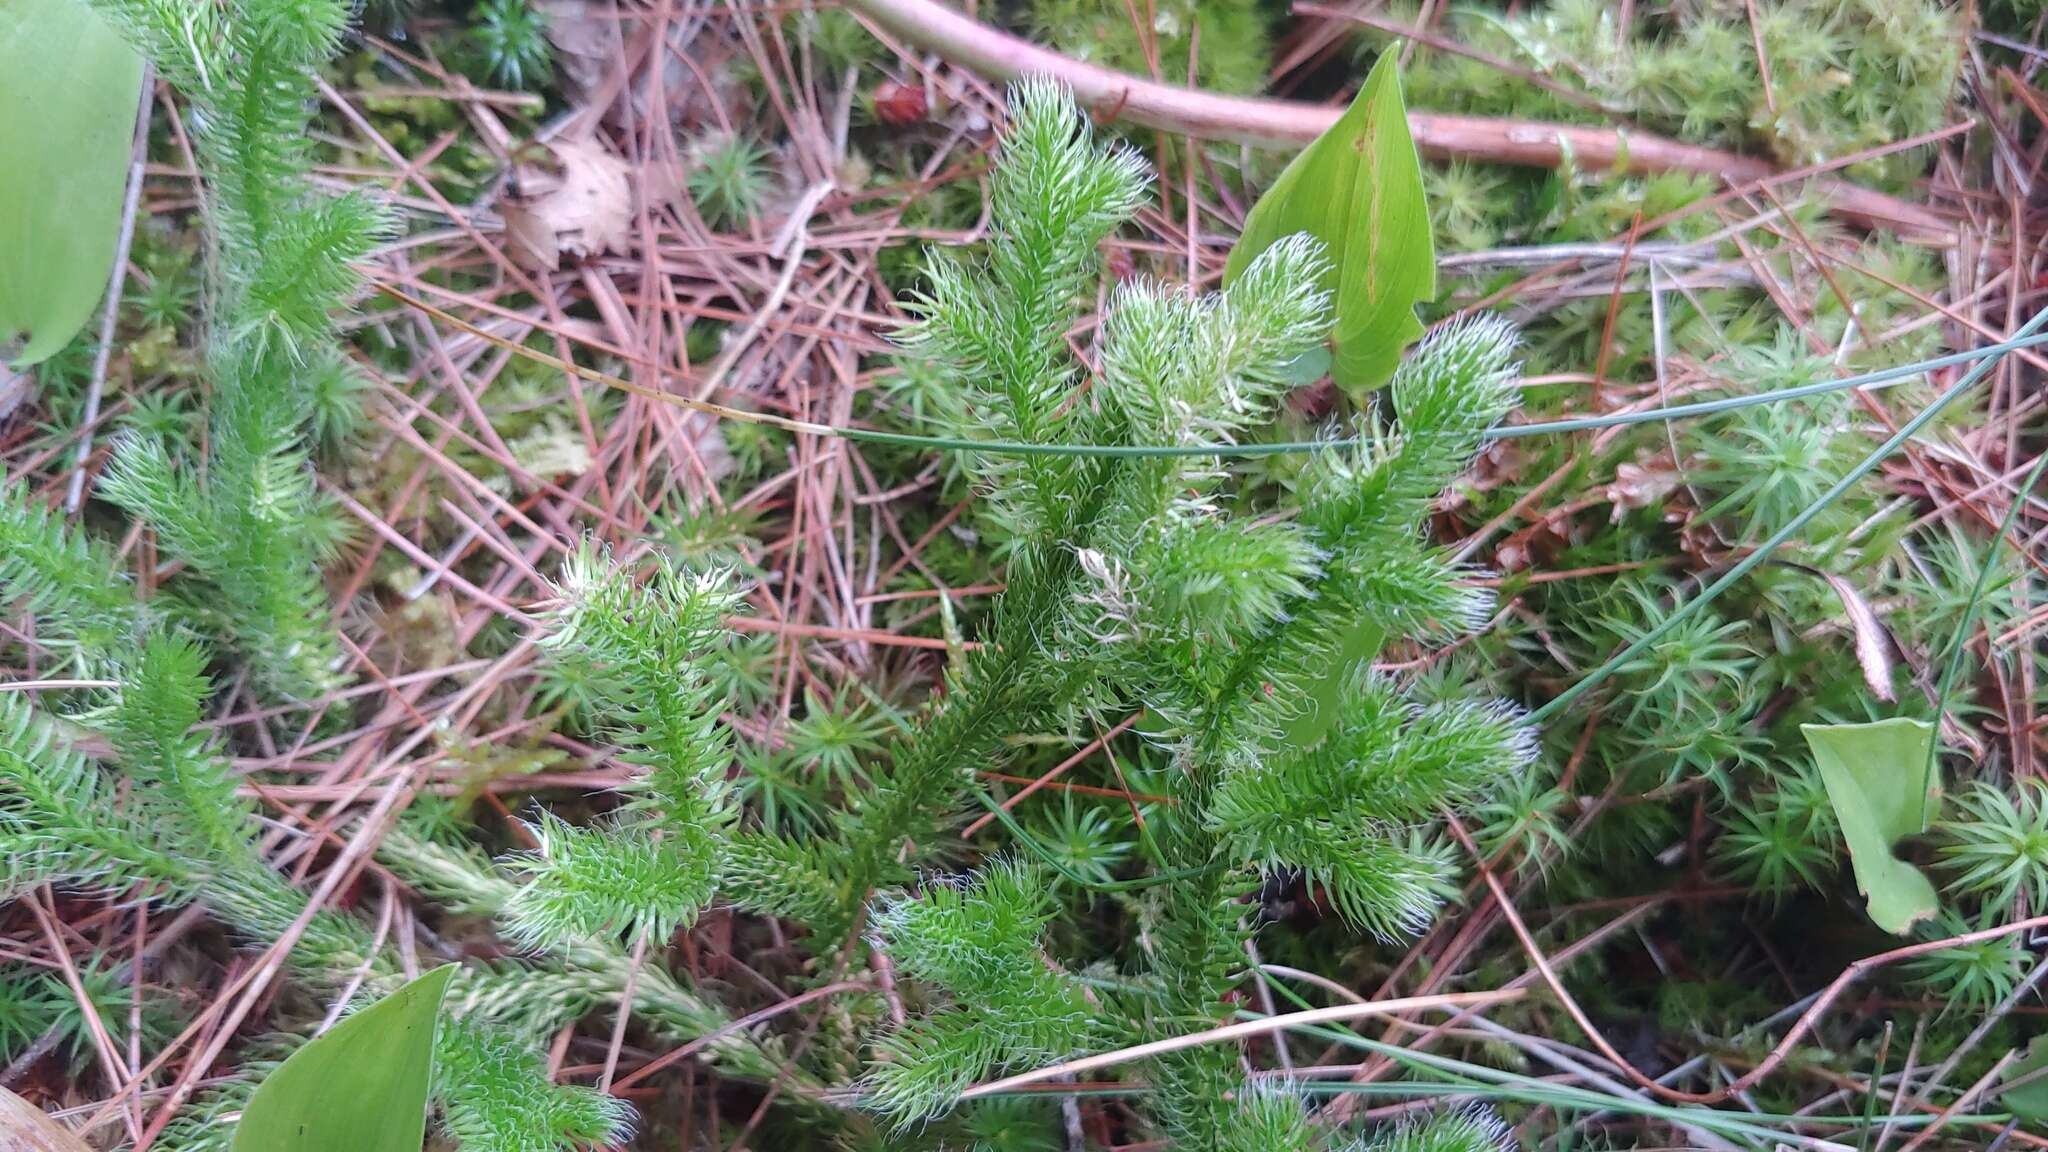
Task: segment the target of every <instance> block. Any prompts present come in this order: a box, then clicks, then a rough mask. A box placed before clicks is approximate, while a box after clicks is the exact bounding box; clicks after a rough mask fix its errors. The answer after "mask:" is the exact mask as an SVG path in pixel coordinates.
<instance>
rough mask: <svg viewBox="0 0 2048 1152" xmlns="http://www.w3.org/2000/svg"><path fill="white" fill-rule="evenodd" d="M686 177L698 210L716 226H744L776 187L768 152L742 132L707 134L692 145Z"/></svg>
mask: <svg viewBox="0 0 2048 1152" xmlns="http://www.w3.org/2000/svg"><path fill="white" fill-rule="evenodd" d="M687 166H688V168H689V173H688V175H686V176H685V177H684V181H685V183H686V184H687V185H688V186H689V189H690V199H691V200H693V201H695V202H696V205H697V214H698V215H699V216H702V217H703V218H704V223H705V224H707V225H709V226H711V227H712V228H720V229H726V228H735V227H740V226H743V225H745V224H746V223H747V221H749V220H751V219H753V218H754V214H755V213H757V212H759V211H760V210H761V206H762V204H763V203H764V202H765V201H766V200H767V199H768V194H769V193H770V192H772V191H773V190H774V183H773V177H772V176H771V174H770V172H769V170H768V154H767V153H766V152H764V151H762V150H761V149H760V148H759V147H758V146H756V145H755V144H753V143H752V142H750V141H748V140H744V139H742V138H740V137H738V136H732V135H725V136H707V137H705V138H703V139H701V140H699V141H697V142H696V143H695V144H693V145H692V146H691V148H690V159H689V163H688V165H687Z"/></svg>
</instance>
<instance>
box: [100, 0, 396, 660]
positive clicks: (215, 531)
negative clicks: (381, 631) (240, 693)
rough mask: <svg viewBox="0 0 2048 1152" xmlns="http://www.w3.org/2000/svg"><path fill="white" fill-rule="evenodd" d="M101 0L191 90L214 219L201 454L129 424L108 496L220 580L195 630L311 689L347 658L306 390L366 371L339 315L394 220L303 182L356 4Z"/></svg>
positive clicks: (188, 599) (196, 571)
mask: <svg viewBox="0 0 2048 1152" xmlns="http://www.w3.org/2000/svg"><path fill="white" fill-rule="evenodd" d="M99 7H100V8H101V9H102V10H103V11H104V12H106V13H107V14H108V15H109V16H111V17H112V18H113V19H114V20H115V21H116V22H117V24H119V25H120V26H121V27H122V28H124V29H125V30H126V31H127V32H128V34H129V35H130V36H131V37H132V38H133V39H134V40H135V42H136V44H137V45H138V46H139V47H140V48H141V49H142V50H143V51H144V52H145V53H146V54H147V55H148V56H149V57H150V58H151V60H153V61H154V62H155V64H156V67H157V70H158V73H159V74H160V75H162V76H164V77H165V78H166V79H168V80H169V81H170V82H171V83H173V84H174V85H176V86H177V88H178V89H179V91H180V94H181V95H182V96H183V97H184V98H185V99H187V100H189V101H191V103H192V106H193V108H194V110H195V111H196V113H197V115H195V116H194V117H193V120H194V122H195V123H196V125H197V126H198V127H199V128H200V131H199V132H198V133H197V141H196V142H197V143H198V145H199V155H200V160H201V166H202V169H201V175H202V177H203V179H204V181H205V185H206V194H207V199H208V203H209V206H210V219H211V220H212V223H213V228H212V232H211V235H210V237H209V239H210V242H211V245H212V254H211V259H210V261H209V266H210V268H211V269H212V270H213V275H212V277H211V280H210V283H209V284H208V285H207V295H208V301H207V303H208V308H209V312H210V314H211V316H212V320H211V322H210V324H209V325H208V329H207V332H206V337H205V349H204V355H205V362H206V367H207V372H208V376H209V378H210V382H211V384H212V390H213V399H212V407H211V410H210V412H209V414H208V432H207V438H206V450H205V453H204V458H203V459H202V458H200V456H199V454H198V453H197V452H196V451H195V450H194V449H192V448H191V447H189V446H188V445H185V444H181V443H176V442H173V441H169V440H165V439H162V438H158V437H153V436H150V435H147V434H146V433H140V432H136V433H130V434H129V435H127V436H126V437H125V438H124V439H123V441H122V442H121V444H120V446H119V449H118V451H117V453H116V457H115V461H114V465H113V467H112V469H111V470H110V472H109V474H108V476H107V479H106V481H105V482H104V484H103V485H102V489H101V492H102V495H104V496H105V497H107V498H108V499H110V500H112V501H114V502H115V503H117V504H120V505H121V506H123V507H124V508H126V509H128V510H129V511H131V512H133V513H134V514H135V515H136V516H138V517H139V518H141V519H142V520H143V521H145V522H146V523H148V524H149V525H150V526H151V527H152V528H153V529H154V530H155V531H156V533H157V536H158V539H159V540H160V541H161V543H162V545H163V547H164V548H165V550H167V551H168V552H169V553H170V554H171V555H172V556H174V557H176V558H178V559H180V560H183V561H184V562H185V563H186V564H187V565H189V568H190V571H191V572H192V574H193V577H194V579H193V580H191V581H186V582H183V583H187V584H203V585H206V586H210V592H208V593H207V594H205V595H200V594H196V590H195V589H187V590H188V591H194V592H195V594H191V595H185V596H181V597H180V598H179V601H178V602H179V603H180V604H181V606H182V607H183V608H184V609H185V610H186V611H187V614H188V615H191V616H194V617H203V618H204V622H205V624H206V625H207V626H206V627H205V628H203V629H202V630H203V631H205V632H208V633H210V634H217V635H222V636H225V637H228V638H230V639H231V640H232V643H233V645H234V647H235V649H236V651H237V652H239V653H240V654H241V655H243V656H244V657H245V658H246V659H247V661H248V662H249V666H250V668H251V669H252V670H253V671H254V672H255V673H256V675H257V678H258V679H259V681H260V682H261V683H262V685H263V686H264V687H265V688H266V689H267V690H269V691H270V692H272V693H274V694H275V695H277V696H280V697H285V698H299V699H303V698H307V697H310V696H313V695H317V694H318V693H320V692H321V691H323V690H325V689H326V688H327V687H329V686H331V685H332V684H333V683H334V682H335V679H336V668H337V666H338V664H339V659H338V650H337V646H336V643H335V640H334V634H333V628H332V625H331V621H330V619H329V609H328V604H327V596H326V589H325V588H324V587H323V585H322V583H321V580H320V568H321V565H322V562H323V561H324V560H326V559H327V558H329V556H330V555H331V553H332V551H333V548H334V546H335V543H336V541H335V533H334V531H333V529H332V526H331V522H330V520H329V518H328V517H326V516H325V515H324V510H323V508H322V506H321V505H322V501H321V499H320V497H319V495H318V492H317V490H316V488H315V486H314V483H313V478H312V473H311V470H310V467H309V464H308V459H307V452H308V449H309V446H310V443H311V441H310V439H309V437H310V435H311V426H312V421H313V418H314V416H315V413H316V409H315V405H314V404H313V402H312V400H311V397H312V396H314V395H331V394H332V393H333V392H334V391H335V389H334V388H333V387H332V386H323V387H321V388H318V389H310V388H308V387H307V383H308V381H318V380H334V379H338V378H341V377H345V376H347V375H349V374H352V373H353V372H354V371H355V369H354V367H353V366H352V365H351V364H350V362H349V361H348V359H347V357H346V355H345V354H344V353H343V352H342V350H341V348H340V345H339V344H338V342H337V340H336V338H335V331H334V324H333V317H334V315H335V314H336V312H337V311H338V310H339V309H340V308H341V306H342V305H343V304H344V303H345V302H346V301H347V300H348V298H349V296H350V295H351V294H352V293H353V292H354V291H355V289H356V284H357V274H356V273H355V271H354V270H353V269H352V267H351V265H352V264H354V263H355V262H357V261H360V260H362V259H363V258H364V257H366V256H367V255H368V254H369V252H370V249H371V246H372V245H373V244H374V242H375V241H376V239H377V237H378V236H379V234H380V233H381V232H383V231H384V229H385V219H384V214H383V212H382V210H381V209H380V208H379V207H378V205H377V204H376V202H375V201H373V200H372V199H370V198H369V197H367V196H364V195H359V194H347V195H330V194H328V193H326V192H323V191H319V190H316V189H315V187H314V186H313V184H312V182H311V179H310V172H311V144H310V139H309V136H308V133H307V111H306V110H307V109H308V108H309V107H310V106H311V105H312V103H313V97H314V94H315V93H314V87H313V81H314V77H315V76H316V75H317V72H318V70H319V68H320V66H321V65H322V64H324V63H326V62H327V61H328V60H330V59H331V58H332V57H333V56H334V55H335V53H336V52H337V50H338V49H339V47H340V44H341V39H342V36H343V34H344V33H345V32H346V30H347V27H348V21H349V17H350V12H351V9H350V7H349V6H348V5H346V4H343V3H340V2H339V0H309V2H304V3H301V2H296V0H246V2H238V3H235V4H230V5H226V6H222V7H205V6H201V7H191V6H186V5H175V4H163V3H156V2H154V0H107V2H106V3H104V4H101V5H99ZM323 420H324V421H325V422H326V423H328V424H331V423H332V421H333V416H332V414H331V413H329V414H327V415H326V416H324V417H323ZM202 605H203V606H204V607H202Z"/></svg>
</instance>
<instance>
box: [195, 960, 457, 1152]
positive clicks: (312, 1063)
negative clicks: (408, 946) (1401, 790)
mask: <svg viewBox="0 0 2048 1152" xmlns="http://www.w3.org/2000/svg"><path fill="white" fill-rule="evenodd" d="M454 975H455V966H454V965H452V964H445V965H442V966H441V967H439V968H436V969H434V970H433V971H432V972H429V973H427V974H426V975H425V976H422V977H420V978H419V979H417V980H415V981H413V982H412V983H410V984H407V985H406V986H405V987H403V988H400V989H399V990H398V991H396V992H393V993H392V994H390V995H389V996H386V997H384V998H383V999H382V1000H379V1001H377V1002H376V1003H375V1004H372V1005H370V1006H369V1007H368V1008H365V1009H363V1010H362V1011H360V1012H357V1013H355V1014H354V1015H352V1016H349V1017H347V1018H346V1019H344V1020H342V1022H341V1023H339V1024H336V1025H335V1026H334V1027H333V1028H332V1029H330V1030H329V1031H328V1032H327V1033H326V1034H325V1035H323V1036H320V1037H319V1038H317V1039H315V1040H313V1041H311V1042H310V1043H308V1044H307V1045H306V1046H305V1047H303V1048H300V1049H299V1050H298V1051H296V1052H294V1053H292V1054H291V1057H290V1058H289V1059H287V1060H286V1061H285V1062H284V1063H283V1064H280V1065H278V1067H277V1070H276V1071H274V1072H272V1073H271V1074H270V1075H269V1076H266V1077H264V1080H263V1083H261V1084H259V1085H257V1086H256V1094H255V1095H254V1096H251V1097H250V1098H249V1106H248V1107H247V1108H245V1109H243V1110H242V1119H241V1120H240V1122H238V1123H237V1124H236V1125H235V1144H234V1152H279V1150H281V1149H287V1148H288V1149H290V1150H291V1152H419V1150H420V1144H421V1142H422V1141H423V1140H424V1139H425V1137H426V1130H427V1085H428V1082H429V1081H430V1080H431V1079H432V1078H433V1073H434V1026H435V1024H436V1023H437V1022H438V1021H439V1020H440V1017H441V997H442V996H443V995H444V994H445V993H446V992H447V991H448V981H449V980H450V979H451V978H453V977H454Z"/></svg>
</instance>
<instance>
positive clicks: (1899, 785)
mask: <svg viewBox="0 0 2048 1152" xmlns="http://www.w3.org/2000/svg"><path fill="white" fill-rule="evenodd" d="M1799 731H1800V732H1801V733H1803V734H1804V735H1805V736H1806V744H1807V747H1809V748H1811V749H1812V750H1813V762H1814V764H1815V765H1816V766H1818V767H1819V768H1820V776H1821V780H1822V782H1823V783H1825V784H1826V785H1827V790H1828V803H1829V804H1831V805H1833V806H1834V809H1835V819H1836V820H1837V821H1838V822H1839V823H1840V824H1841V826H1842V839H1843V840H1844V841H1845V842H1846V843H1847V844H1848V846H1849V864H1850V867H1851V868H1852V869H1853V870H1854V871H1855V873H1856V888H1857V890H1858V891H1860V892H1862V893H1863V894H1864V895H1865V896H1866V897H1868V898H1869V904H1868V908H1869V912H1870V918H1871V920H1873V921H1875V922H1876V923H1877V926H1878V927H1880V928H1882V929H1884V930H1885V931H1887V932H1893V933H1899V934H1903V933H1904V932H1905V931H1906V930H1907V929H1909V928H1911V927H1912V926H1913V925H1914V924H1916V923H1918V922H1919V921H1922V920H1926V919H1929V918H1930V917H1932V916H1933V915H1934V914H1935V912H1936V911H1938V910H1939V907H1940V904H1939V901H1938V900H1937V899H1936V897H1935V893H1934V885H1933V884H1931V883H1929V882H1928V879H1927V877H1926V876H1925V875H1923V874H1922V873H1921V871H1920V870H1919V869H1918V868H1915V867H1913V866H1912V865H1911V864H1908V863H1906V862H1905V861H1904V860H1901V859H1899V858H1898V857H1896V856H1894V855H1892V845H1894V844H1896V843H1898V842H1899V841H1900V840H1903V839H1905V838H1906V837H1908V836H1915V835H1918V834H1919V833H1921V832H1924V831H1926V830H1927V822H1928V820H1929V819H1930V818H1931V817H1932V816H1933V815H1934V811H1935V808H1936V807H1937V806H1938V805H1939V804H1940V801H1941V788H1940V782H1939V781H1938V780H1935V779H1934V778H1933V777H1932V774H1931V773H1930V772H1929V771H1928V764H1929V763H1930V760H1929V757H1928V750H1929V749H1930V748H1931V747H1932V745H1933V741H1934V726H1933V725H1931V724H1928V723H1926V722H1925V721H1921V720H1912V719H1907V718H1905V717H1894V718H1893V719H1890V720H1878V721H1875V722H1873V723H1869V724H1802V725H1800V726H1799Z"/></svg>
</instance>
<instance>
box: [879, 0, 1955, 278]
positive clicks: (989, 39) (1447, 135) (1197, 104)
mask: <svg viewBox="0 0 2048 1152" xmlns="http://www.w3.org/2000/svg"><path fill="white" fill-rule="evenodd" d="M846 3H847V5H848V7H850V8H852V9H854V10H855V11H857V12H859V13H861V14H862V15H864V16H866V17H867V18H868V19H870V20H872V21H874V22H875V24H877V25H878V26H880V27H882V28H884V29H886V30H887V31H888V32H889V33H891V34H892V35H895V36H899V37H901V38H903V39H904V40H905V41H907V42H909V43H911V44H914V45H916V46H917V47H919V48H923V49H925V50H927V51H930V52H935V53H937V54H938V55H940V56H942V57H944V58H945V59H946V60H948V61H950V62H952V63H954V64H957V65H959V66H961V67H963V68H969V69H972V70H973V71H975V72H978V73H980V74H981V75H983V76H987V77H989V78H992V79H995V80H1013V79H1015V78H1017V77H1019V76H1027V75H1045V76H1051V77H1053V78H1055V79H1057V80H1059V81H1061V82H1062V83H1064V84H1066V85H1067V87H1069V88H1071V89H1073V91H1074V95H1075V98H1076V99H1078V100H1079V101H1080V102H1081V103H1082V104H1083V105H1084V106H1086V107H1088V108H1090V109H1093V110H1094V111H1095V112H1096V113H1097V114H1098V115H1103V116H1113V117H1115V118H1118V119H1123V120H1129V121H1131V122H1133V123H1136V124H1142V125H1145V126H1146V127H1148V128H1157V129H1160V130H1161V131H1166V132H1173V133H1176V134H1180V135H1186V136H1199V137H1203V138H1205V139H1215V140H1236V141H1239V142H1242V143H1246V144H1254V145H1266V146H1273V145H1301V144H1306V143H1308V142H1309V141H1311V140H1314V139H1315V138H1316V137H1317V136H1319V135H1321V134H1322V132H1323V131H1324V130H1325V129H1327V128H1328V127H1329V126H1330V125H1331V124H1333V123H1335V122H1336V119H1337V116H1338V114H1339V113H1340V112H1341V111H1342V109H1340V108H1334V107H1328V106H1325V105H1320V104H1302V103H1297V102H1294V101H1289V100H1268V99H1261V98H1256V97H1243V96H1220V95H1217V94H1216V93H1213V92H1204V91H1201V90H1199V89H1190V88H1175V87H1172V86H1170V85H1166V84H1157V83H1153V82H1152V81H1149V80H1143V79H1140V78H1138V77H1136V76H1131V75H1127V74H1125V73H1122V72H1116V71H1112V70H1110V69H1108V68H1102V67H1099V66H1097V65H1094V64H1088V63H1085V62H1083V61H1080V60H1075V59H1072V58H1070V57H1066V56H1062V55H1060V54H1059V53H1057V52H1052V51H1049V50H1047V49H1045V48H1041V47H1039V46H1038V45H1036V44H1033V43H1031V42H1030V41H1028V40H1023V39H1019V38H1018V37H1015V36H1012V35H1009V34H1008V33H1006V32H1001V31H998V30H997V29H994V28H990V27H988V26H986V25H984V24H982V23H980V22H978V21H976V20H973V19H970V18H968V17H966V16H963V15H961V14H960V13H958V12H955V11H953V10H952V9H950V8H948V7H946V6H945V5H943V4H939V3H936V2H935V0H846ZM1408 125H1409V130H1410V131H1411V132H1412V133H1413V134H1414V136H1415V143H1416V146H1417V147H1418V148H1420V149H1421V151H1422V153H1423V155H1425V156H1429V157H1432V158H1434V159H1439V160H1460V159H1462V160H1481V161H1486V162H1490V163H1495V164H1512V165H1518V166H1521V167H1532V168H1555V167H1557V166H1559V165H1560V164H1563V163H1564V162H1565V161H1566V159H1567V158H1570V160H1571V162H1572V163H1575V164H1577V165H1579V166H1580V167H1581V168H1583V169H1585V170H1588V171H1603V170H1611V169H1617V168H1618V169H1621V170H1624V171H1627V172H1629V173H1633V174H1643V173H1652V172H1700V173H1704V174H1706V175H1709V176H1713V177H1716V178H1718V179H1720V180H1722V181H1723V182H1725V183H1727V184H1728V185H1730V186H1731V187H1744V186H1760V185H1765V184H1773V183H1780V182H1796V181H1801V180H1808V181H1810V185H1809V186H1810V187H1811V189H1812V190H1813V191H1814V193H1815V194H1817V195H1819V196H1821V197H1824V198H1825V199H1826V200H1827V202H1828V206H1829V209H1830V210H1831V211H1832V212H1834V214H1836V215H1837V216H1840V217H1842V218H1843V219H1845V220H1848V221H1850V222H1851V223H1854V224H1857V225H1860V226H1862V227H1866V228H1885V229H1890V230H1892V231H1895V232H1898V233H1899V234H1901V235H1903V236H1908V237H1911V238H1913V239H1918V240H1925V241H1935V242H1938V241H1942V240H1945V239H1946V238H1948V237H1950V236H1951V235H1952V234H1953V232H1954V228H1953V227H1952V226H1951V225H1950V223H1949V222H1948V221H1947V220H1945V219H1943V218H1942V217H1941V216H1939V215H1937V214H1936V213H1935V212H1933V211H1931V210H1929V209H1928V208H1926V207H1924V206H1922V205H1918V204H1913V203H1910V202H1908V201H1905V200H1901V199H1899V198H1897V197H1894V196H1887V195H1885V194H1884V193H1882V192H1877V191H1874V190H1872V189H1869V188H1865V187H1862V186H1861V185H1858V184H1854V183H1851V182H1849V181H1846V180H1841V179H1837V178H1834V177H1830V176H1825V175H1820V174H1817V173H1814V172H1811V171H1809V170H1806V169H1800V170H1797V171H1790V172H1786V171H1780V170H1779V169H1778V168H1777V167H1776V166H1775V165H1773V164H1771V163H1770V162H1769V161H1767V160H1761V159H1758V158H1756V157H1754V156H1740V155H1737V154H1735V153H1733V152H1724V151H1721V150H1719V149H1716V148H1702V147H1698V146H1696V145H1692V144H1685V143H1681V142H1679V141H1676V140H1671V139H1667V138H1665V137H1662V136H1656V135H1652V134H1650V133H1647V132H1634V131H1629V130H1626V129H1621V128H1606V127H1586V126H1580V125H1568V124H1549V123H1543V122H1540V121H1534V120H1507V119H1500V118H1497V117H1490V116H1455V115H1448V114H1444V113H1438V112H1410V113H1409V114H1408Z"/></svg>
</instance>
